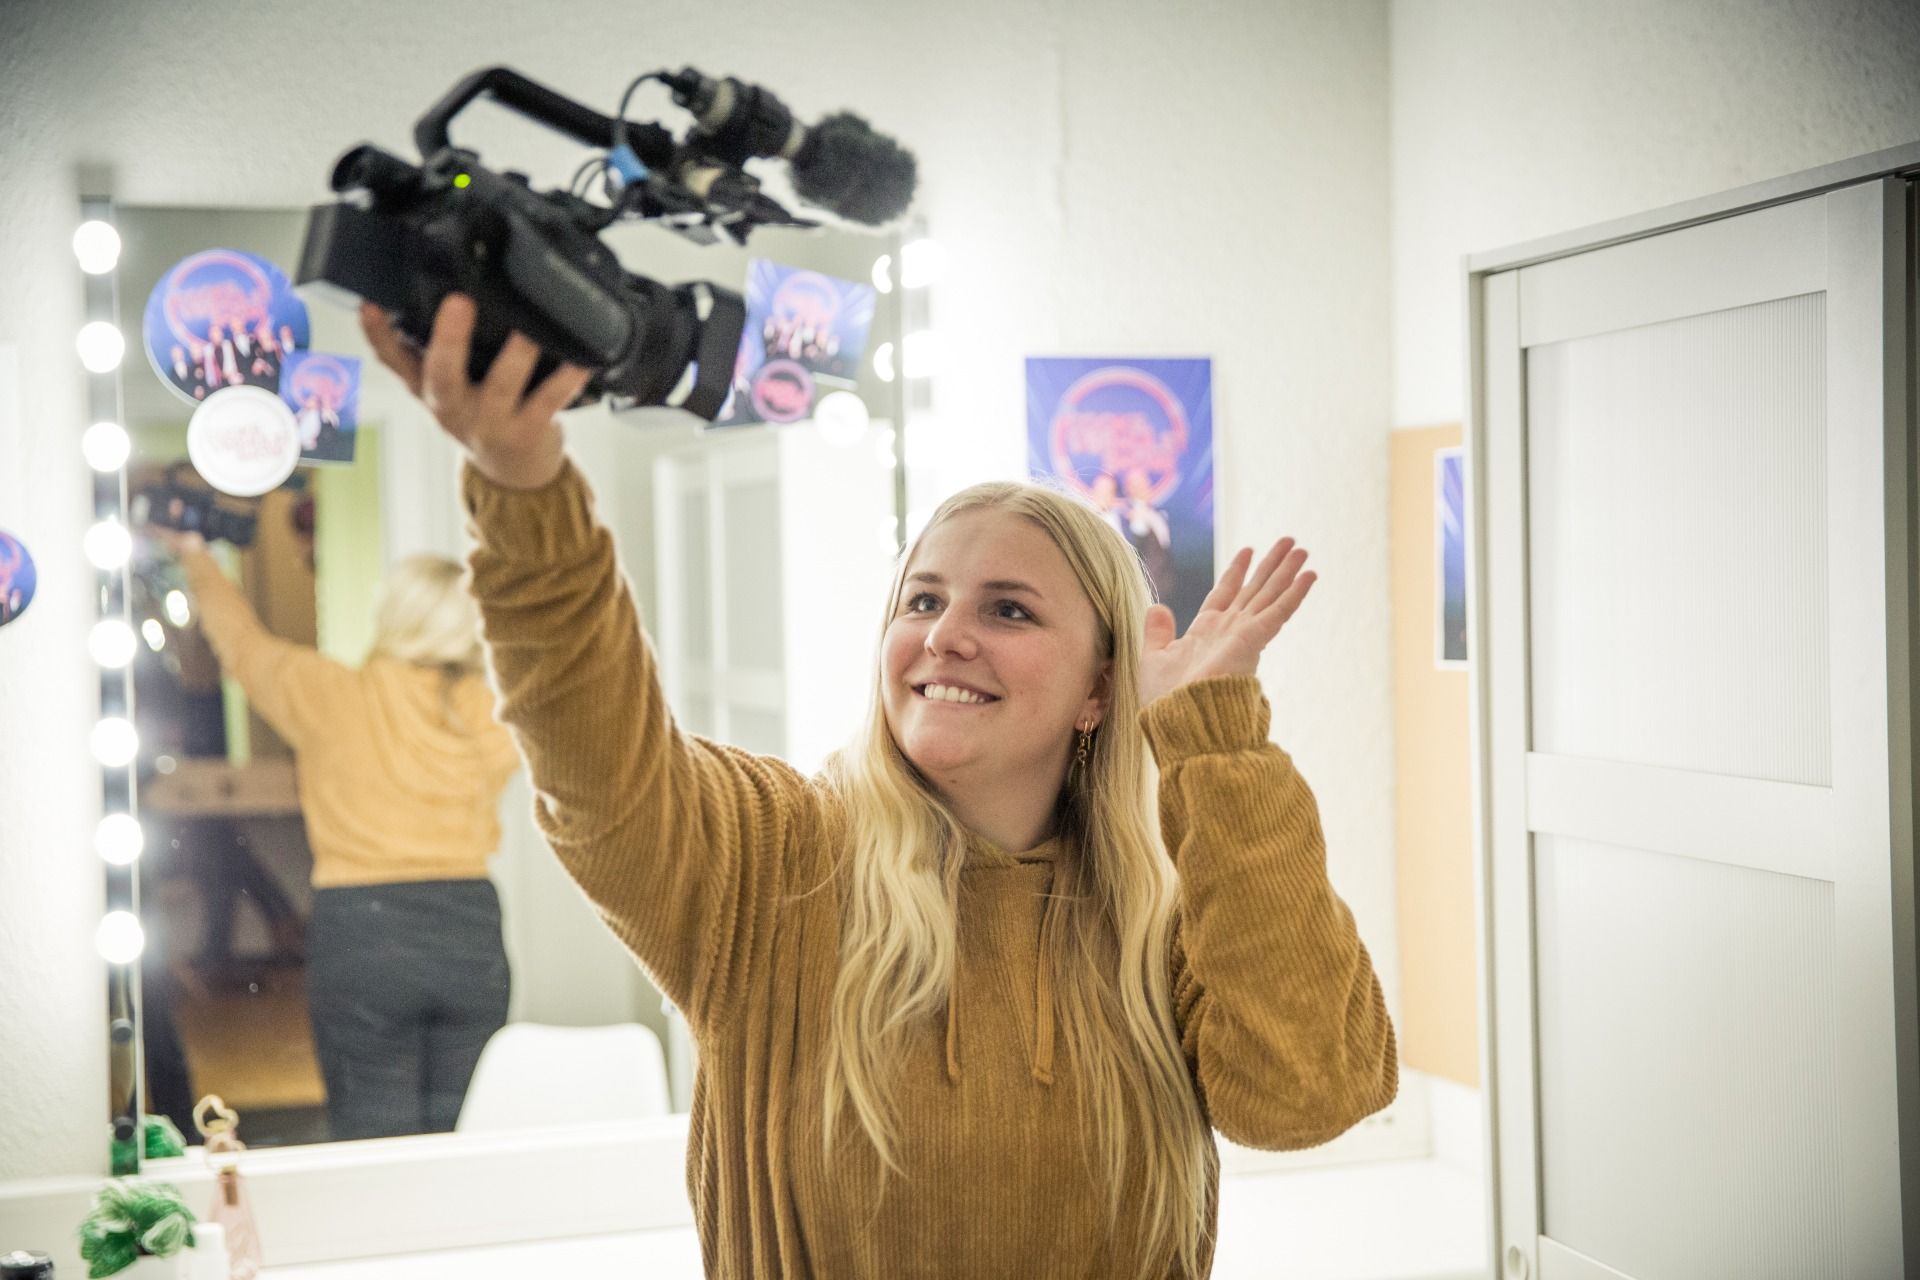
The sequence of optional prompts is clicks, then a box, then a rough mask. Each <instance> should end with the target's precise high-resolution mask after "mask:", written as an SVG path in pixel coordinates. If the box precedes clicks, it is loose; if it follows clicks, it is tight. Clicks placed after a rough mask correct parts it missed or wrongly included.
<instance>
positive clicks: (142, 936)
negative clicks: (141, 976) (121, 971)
mask: <svg viewBox="0 0 1920 1280" xmlns="http://www.w3.org/2000/svg"><path fill="white" fill-rule="evenodd" d="M93 945H94V946H95V947H97V948H99V950H100V956H101V958H102V959H104V960H105V961H106V962H107V963H108V964H132V963H133V962H134V961H135V960H138V959H139V958H140V953H141V952H142V951H143V950H145V949H146V945H147V933H146V930H144V929H142V928H141V927H140V918H139V917H138V916H136V915H134V914H133V912H131V911H109V912H107V914H106V915H104V916H102V917H100V928H99V929H98V930H97V931H96V932H95V933H94V935H93Z"/></svg>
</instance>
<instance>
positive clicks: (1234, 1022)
mask: <svg viewBox="0 0 1920 1280" xmlns="http://www.w3.org/2000/svg"><path fill="white" fill-rule="evenodd" d="M1268 714H1269V713H1268V707H1267V701H1266V699H1265V698H1264V697H1263V696H1262V695H1261V693H1260V686H1259V682H1258V681H1257V680H1255V679H1254V678H1253V677H1251V676H1222V677H1214V678H1209V679H1206V680H1202V681H1199V682H1197V683H1191V684H1187V685H1184V686H1182V687H1181V688H1179V689H1178V690H1176V691H1175V692H1174V693H1173V694H1171V695H1169V696H1167V697H1164V698H1161V699H1158V700H1157V701H1155V702H1154V704H1153V705H1151V706H1150V707H1148V708H1147V709H1146V710H1145V712H1143V713H1142V715H1141V722H1142V727H1143V728H1144V729H1145V731H1146V734H1147V737H1148V740H1149V741H1150V742H1151V744H1152V746H1153V750H1154V755H1155V758H1156V759H1157V760H1158V762H1159V765H1160V810H1161V829H1162V832H1163V834H1164V835H1165V837H1166V840H1167V847H1168V850H1169V852H1171V853H1172V855H1173V858H1174V862H1175V864H1176V866H1177V867H1178V868H1179V872H1180V907H1179V914H1178V916H1177V918H1176V922H1175V926H1174V933H1173V944H1172V954H1171V956H1170V972H1171V981H1172V986H1173V1000H1174V1013H1175V1018H1176V1022H1177V1025H1178V1026H1179V1029H1180V1036H1181V1044H1182V1046H1183V1048H1184V1050H1185V1052H1186V1058H1187V1063H1188V1068H1189V1070H1190V1071H1191V1072H1192V1073H1193V1078H1194V1083H1195V1085H1196V1087H1197V1088H1198V1090H1199V1092H1200V1096H1201V1100H1202V1103H1203V1104H1204V1105H1205V1107H1206V1109H1207V1112H1208V1115H1209V1117H1210V1119H1211V1121H1212V1123H1213V1126H1214V1128H1216V1129H1218V1130H1219V1131H1220V1132H1221V1133H1223V1134H1225V1135H1226V1136H1227V1137H1229V1138H1231V1139H1232V1140H1233V1141H1235V1142H1238V1143H1240V1144H1241V1145H1242V1146H1248V1147H1259V1148H1264V1149H1267V1150H1276V1151H1278V1150H1293V1149H1297V1148H1301V1147H1312V1146H1318V1145H1319V1144H1321V1143H1323V1142H1327V1141H1330V1140H1332V1139H1333V1138H1335V1137H1337V1136H1339V1135H1340V1134H1341V1133H1343V1132H1345V1131H1346V1130H1347V1129H1349V1128H1351V1127H1353V1125H1355V1124H1357V1123H1358V1122H1359V1121H1360V1120H1361V1119H1363V1118H1364V1117H1366V1116H1368V1115H1371V1114H1372V1113H1374V1112H1375V1111H1378V1110H1380V1109H1381V1108H1382V1107H1384V1106H1386V1105H1387V1104H1388V1103H1389V1102H1392V1101H1393V1098H1394V1094H1395V1093H1396V1092H1397V1091H1398V1088H1399V1057H1398V1052H1397V1048H1396V1044H1395V1039H1394V1031H1393V1024H1392V1022H1391V1021H1390V1020H1389V1019H1388V1017H1387V1007H1386V1000H1385V997H1384V995H1383V994H1382V992H1381V989H1380V980H1379V977H1378V975H1376V974H1375V972H1374V969H1373V962H1372V960H1371V958H1370V957H1369V956H1368V954H1367V948H1366V944H1365V943H1363V942H1362V941H1361V940H1360V935H1359V932H1358V930H1357V929H1356V928H1355V927H1354V920H1353V913H1352V911H1350V910H1349V909H1348V907H1347V904H1346V903H1344V902H1342V901H1341V900H1340V897H1339V895H1338V894H1337V893H1335V892H1334V889H1333V885H1332V883H1331V882H1330V881H1329V880H1328V878H1327V867H1326V841H1325V838H1324V837H1323V836H1322V834H1321V830H1320V815H1319V810H1318V807H1317V806H1316V805H1315V803H1314V798H1313V793H1312V791H1310V790H1308V788H1307V784H1306V782H1305V780H1304V779H1302V778H1301V776H1300V775H1299V773H1298V772H1297V771H1296V770H1295V769H1294V767H1293V762H1292V760H1291V759H1289V758H1288V756H1287V754H1286V753H1285V752H1283V751H1282V750H1280V748H1278V747H1276V746H1275V745H1273V743H1271V742H1269V741H1268V740H1267V720H1268Z"/></svg>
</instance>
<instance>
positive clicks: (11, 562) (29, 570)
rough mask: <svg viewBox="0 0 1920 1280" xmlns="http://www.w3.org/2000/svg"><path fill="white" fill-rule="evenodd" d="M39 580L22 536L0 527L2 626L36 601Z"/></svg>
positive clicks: (0, 614) (0, 608)
mask: <svg viewBox="0 0 1920 1280" xmlns="http://www.w3.org/2000/svg"><path fill="white" fill-rule="evenodd" d="M38 581H39V578H38V575H37V574H36V573H35V572H34V568H33V556H32V555H30V554H29V553H28V552H27V547H26V544H25V543H23V542H21V541H20V539H18V538H16V537H14V536H13V535H12V534H10V533H7V532H6V531H5V530H0V627H4V626H6V625H7V624H8V623H9V622H12V621H13V620H14V619H15V618H17V617H19V616H20V615H21V613H23V612H24V611H25V610H26V607H27V606H28V605H30V604H32V603H33V590H34V587H35V585H36V584H37V582H38Z"/></svg>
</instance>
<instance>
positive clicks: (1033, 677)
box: [881, 509, 1108, 799]
mask: <svg viewBox="0 0 1920 1280" xmlns="http://www.w3.org/2000/svg"><path fill="white" fill-rule="evenodd" d="M1098 637H1099V625H1098V621H1097V619H1096V617H1095V614H1094V609H1093V604H1092V602H1091V601H1090V600H1088V598H1087V595H1086V592H1085V591H1084V590H1082V589H1081V586H1080V583H1079V581H1078V580H1077V579H1076V578H1075V576H1074V572H1073V569H1072V567H1071V566H1070V565H1069V564H1068V563H1067V558H1066V556H1064V555H1063V554H1061V551H1060V549H1059V547H1057V546H1056V545H1054V542H1053V540H1052V538H1050V537H1049V536H1048V535H1047V533H1046V532H1045V531H1044V530H1043V529H1042V528H1041V527H1040V526H1039V525H1038V524H1036V523H1034V522H1033V521H1031V520H1029V519H1026V518H1024V517H1022V516H1018V515H1014V514H1012V513H1010V512H1006V511H996V510H992V509H984V510H982V509H976V510H970V511H963V512H960V513H959V514H956V515H954V516H952V517H950V518H948V519H946V520H943V521H941V522H940V523H939V524H937V525H935V526H934V527H933V528H931V529H929V530H928V531H927V532H926V534H925V535H924V536H923V537H922V538H921V539H920V543H919V545H918V546H917V547H916V548H915V549H914V553H913V559H912V561H911V562H910V563H909V564H908V565H907V571H906V575H905V580H904V582H903V583H902V585H901V588H900V598H899V600H898V601H897V602H896V604H895V608H894V612H893V619H892V621H891V622H890V623H889V624H888V625H887V631H886V636H885V638H884V640H883V642H882V646H881V668H882V671H881V675H882V679H883V681H884V688H883V690H882V698H881V703H882V706H883V707H884V708H885V711H886V717H887V725H888V727H889V728H890V729H891V730H892V731H893V737H894V741H896V742H897V743H899V744H900V748H901V750H902V751H904V752H905V753H906V756H907V758H908V759H909V760H911V761H912V762H913V763H914V765H915V766H917V767H918V768H919V769H920V771H921V773H923V774H924V775H926V777H927V778H928V779H929V780H930V781H931V782H933V784H934V785H935V786H936V787H937V788H939V789H940V791H941V792H942V793H943V794H946V795H947V796H948V797H949V798H950V799H951V798H954V797H955V796H956V794H957V793H960V792H964V791H966V790H969V789H991V788H993V787H995V786H998V785H1003V784H1005V783H1006V782H1007V781H1008V780H1016V781H1021V782H1023V783H1026V784H1031V785H1037V786H1050V787H1051V789H1052V790H1054V791H1057V790H1058V788H1059V785H1060V782H1061V779H1062V778H1063V777H1064V775H1065V772H1066V764H1067V760H1068V759H1069V757H1070V751H1071V744H1072V740H1073V732H1074V729H1075V726H1076V725H1077V724H1082V723H1086V722H1088V721H1097V720H1098V719H1099V718H1100V716H1101V714H1102V711H1103V710H1104V706H1105V698H1104V694H1105V679H1104V675H1103V673H1104V671H1105V669H1106V667H1107V665H1108V664H1107V662H1106V659H1105V657H1104V655H1103V654H1102V653H1101V652H1100V651H1099V639H1098ZM1049 780H1050V781H1049Z"/></svg>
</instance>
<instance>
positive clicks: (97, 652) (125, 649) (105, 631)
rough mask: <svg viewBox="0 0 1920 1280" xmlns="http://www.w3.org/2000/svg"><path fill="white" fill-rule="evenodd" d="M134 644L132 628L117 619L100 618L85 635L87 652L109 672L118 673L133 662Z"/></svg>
mask: <svg viewBox="0 0 1920 1280" xmlns="http://www.w3.org/2000/svg"><path fill="white" fill-rule="evenodd" d="M136 643H137V642H136V641H135V639H134V635H133V628H132V627H130V626H128V625H127V624H126V623H124V622H122V621H121V620H120V619H118V618H102V619H100V621H98V622H96V623H94V624H93V630H91V631H89V632H88V633H87V652H88V653H90V654H92V655H93V660H94V661H95V662H97V663H99V664H100V665H101V666H103V667H105V668H106V669H107V670H109V671H118V670H119V669H120V668H121V667H124V666H126V665H127V664H128V663H129V662H132V661H133V650H134V647H135V645H136Z"/></svg>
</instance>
